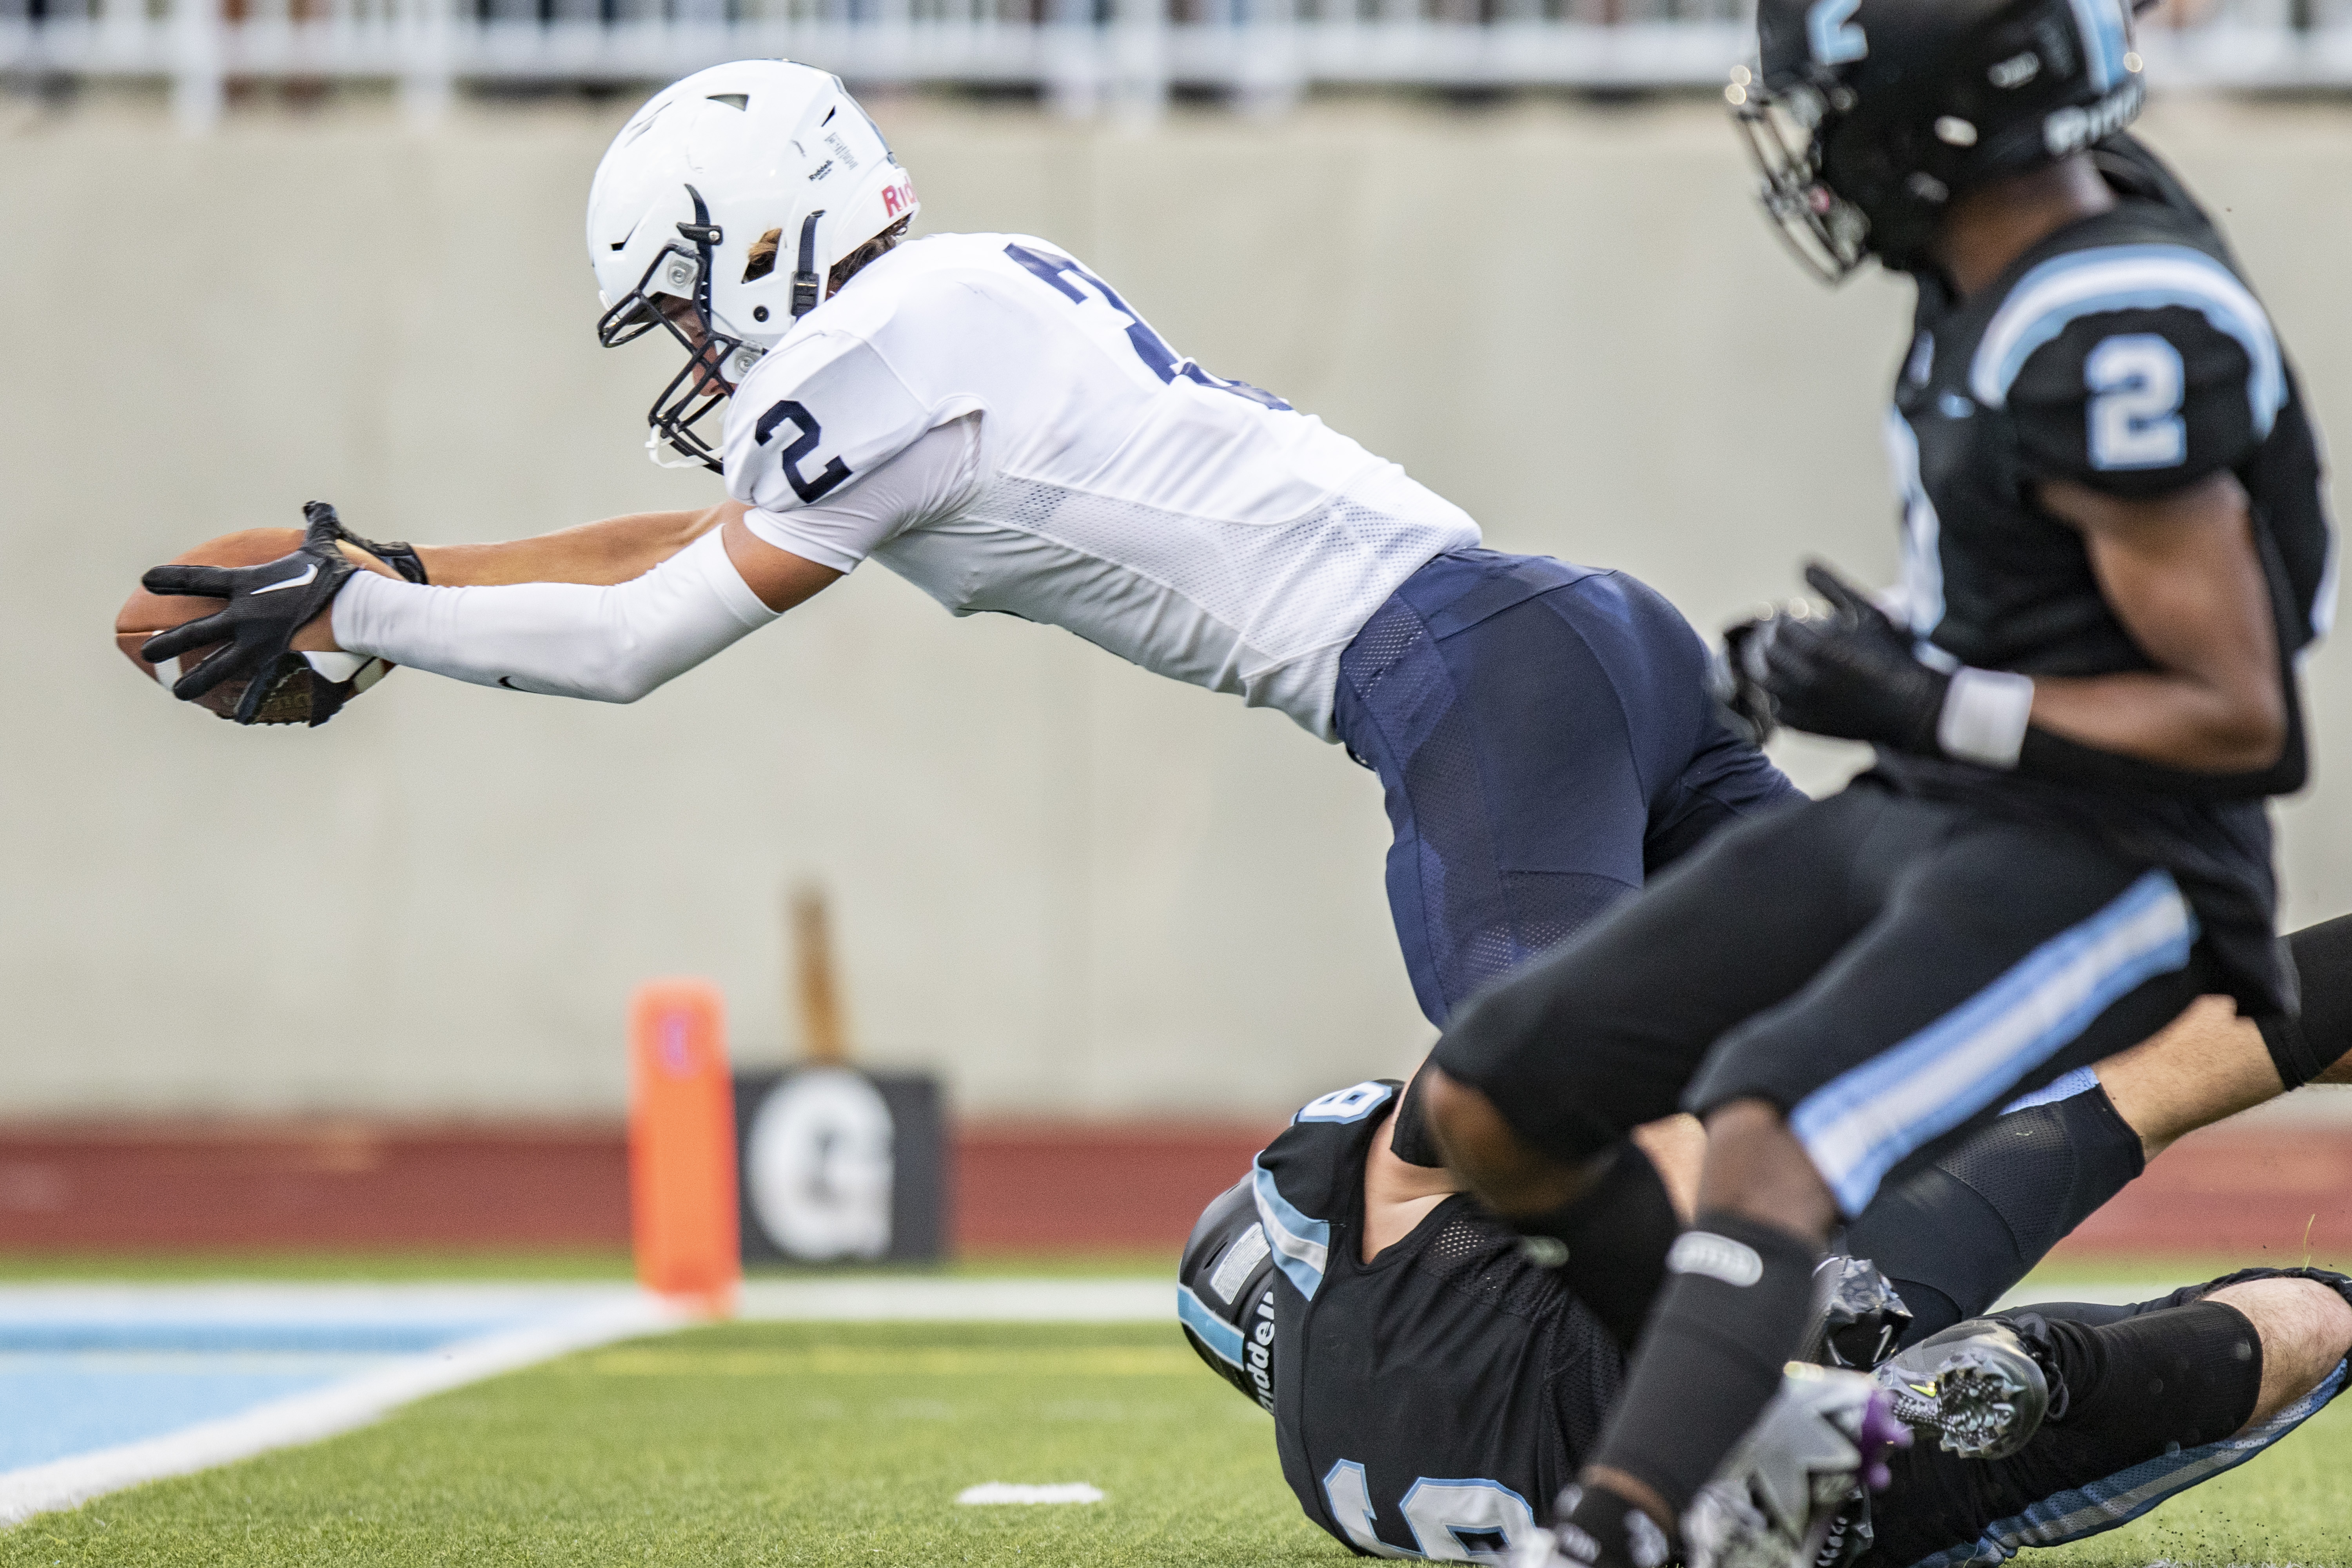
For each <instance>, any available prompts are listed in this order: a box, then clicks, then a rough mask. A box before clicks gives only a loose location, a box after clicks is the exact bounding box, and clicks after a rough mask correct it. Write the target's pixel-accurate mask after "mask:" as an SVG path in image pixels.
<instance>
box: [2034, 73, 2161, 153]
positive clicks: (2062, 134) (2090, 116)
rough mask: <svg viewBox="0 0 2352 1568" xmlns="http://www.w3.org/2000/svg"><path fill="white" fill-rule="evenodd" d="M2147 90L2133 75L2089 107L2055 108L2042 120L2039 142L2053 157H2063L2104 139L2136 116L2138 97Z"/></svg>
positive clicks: (2137, 112)
mask: <svg viewBox="0 0 2352 1568" xmlns="http://www.w3.org/2000/svg"><path fill="white" fill-rule="evenodd" d="M2146 91H2147V89H2146V87H2145V86H2144V85H2143V84H2142V83H2140V82H2139V81H2138V80H2137V79H2134V80H2132V81H2129V82H2126V84H2125V85H2124V87H2123V88H2122V89H2121V90H2119V91H2116V92H2111V93H2109V94H2107V96H2106V97H2105V98H2103V99H2101V100H2099V101H2098V102H2096V103H2095V104H2093V105H2091V107H2090V108H2088V109H2078V108H2075V107H2074V106H2072V105H2069V106H2068V107H2067V108H2064V109H2061V110H2056V111H2054V112H2053V113H2052V115H2051V116H2050V118H2049V119H2047V120H2045V121H2042V146H2044V147H2045V148H2047V149H2048V150H2049V153H2050V155H2051V156H2052V157H2053V158H2063V157H2064V156H2066V154H2068V153H2079V152H2081V151H2082V150H2083V149H2084V148H2085V147H2088V146H2090V145H2091V144H2092V143H2093V142H2104V141H2105V140H2106V139H2107V138H2108V137H2110V136H2112V135H2114V134H2115V133H2116V132H2118V131H2121V130H2122V129H2123V128H2124V127H2125V126H2126V125H2129V124H2130V123H2131V122H2132V121H2134V120H2136V119H2137V118H2138V117H2139V105H2140V99H2141V98H2142V96H2143V95H2144V94H2145V93H2146Z"/></svg>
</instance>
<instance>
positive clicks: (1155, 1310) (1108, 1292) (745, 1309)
mask: <svg viewBox="0 0 2352 1568" xmlns="http://www.w3.org/2000/svg"><path fill="white" fill-rule="evenodd" d="M740 1315H741V1316H742V1317H743V1318H744V1319H746V1320H748V1321H752V1322H769V1323H780V1322H836V1323H880V1322H965V1323H1171V1324H1172V1323H1173V1322H1175V1321H1176V1281H1175V1280H1174V1279H1172V1278H1171V1279H753V1280H750V1281H748V1282H746V1283H745V1285H744V1287H743V1296H742V1306H741V1312H740Z"/></svg>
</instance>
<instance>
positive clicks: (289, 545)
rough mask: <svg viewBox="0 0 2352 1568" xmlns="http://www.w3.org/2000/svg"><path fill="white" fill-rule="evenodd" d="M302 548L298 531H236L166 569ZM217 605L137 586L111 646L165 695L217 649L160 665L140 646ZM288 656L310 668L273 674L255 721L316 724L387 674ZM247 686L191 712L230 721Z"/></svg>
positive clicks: (325, 656)
mask: <svg viewBox="0 0 2352 1568" xmlns="http://www.w3.org/2000/svg"><path fill="white" fill-rule="evenodd" d="M301 542H302V531H301V530H300V529H299V528H248V529H247V530H245V531H243V532H240V533H225V534H223V535H221V536H220V537H219V538H218V539H213V540H207V541H206V542H204V543H202V544H199V545H197V546H196V547H195V548H194V550H191V551H189V552H187V553H186V554H184V555H176V556H173V558H172V560H171V562H170V563H169V564H171V565H174V566H259V565H262V564H264V563H268V562H271V561H275V560H277V559H278V557H280V556H282V555H290V554H292V553H293V552H294V551H295V550H296V548H298V547H299V545H300V544H301ZM220 607H221V601H220V600H218V599H201V598H195V597H193V596H188V595H165V594H151V593H149V592H148V591H147V590H146V589H145V588H143V587H141V588H134V589H132V590H131V597H130V598H128V599H126V600H125V601H123V605H122V609H121V613H120V614H118V615H117V616H115V617H114V646H115V647H118V648H121V650H122V657H123V658H127V659H129V660H130V661H131V663H132V664H134V665H137V666H138V667H139V670H140V673H141V674H142V675H144V676H146V677H147V678H148V679H150V680H152V681H154V682H156V683H157V684H158V685H160V686H162V687H163V689H165V690H166V691H169V690H170V689H171V688H172V683H173V681H176V680H178V679H180V677H181V676H182V675H184V674H185V673H186V672H187V671H188V670H190V669H193V668H194V667H195V666H196V665H197V664H198V663H200V662H201V661H202V660H203V658H204V657H205V655H206V654H208V653H210V652H211V651H212V649H213V647H218V646H219V645H218V644H213V645H211V646H210V647H202V648H198V649H196V650H195V651H194V652H192V653H188V654H184V655H183V656H181V657H180V658H169V659H165V660H164V661H163V663H162V664H160V665H156V664H150V663H149V662H148V661H147V660H146V659H145V658H142V657H141V656H140V652H139V649H140V647H141V646H142V644H144V643H145V642H146V641H147V639H148V638H149V637H153V636H154V635H155V634H156V633H157V632H160V631H167V630H169V629H170V628H171V627H173V626H179V625H181V624H183V623H184V622H187V621H193V620H195V619H197V618H199V617H201V616H209V615H211V614H212V613H213V612H214V611H215V610H217V609H219V608H220ZM288 658H289V661H290V660H291V659H294V658H299V659H300V660H302V662H303V663H304V664H307V665H308V666H309V667H310V668H309V670H308V672H307V674H303V673H302V672H299V671H294V670H285V669H281V670H280V671H279V672H278V673H277V682H278V684H277V687H276V689H274V690H272V691H271V693H270V695H269V697H268V700H266V701H265V702H264V703H263V704H262V707H261V712H260V715H259V717H258V718H257V719H256V720H255V722H257V723H261V724H310V725H318V724H323V723H325V722H326V721H327V720H328V718H329V717H330V716H331V715H332V714H333V713H334V712H335V711H336V710H338V709H339V708H341V706H342V705H343V704H344V703H345V702H348V701H350V700H352V698H354V697H357V696H358V695H359V694H360V693H361V692H362V691H365V690H366V689H368V688H369V687H371V686H373V685H374V684H375V683H376V682H377V681H379V680H381V679H383V678H384V676H385V675H387V674H389V673H390V672H391V670H392V668H394V667H393V666H391V665H389V664H387V663H385V662H384V661H383V659H380V658H366V657H364V656H362V655H360V654H355V653H305V654H297V655H289V656H288ZM289 676H294V677H296V678H295V679H289ZM246 686H247V682H246V681H244V680H224V681H222V682H221V683H220V684H219V685H218V686H215V687H214V688H213V689H211V690H210V691H207V692H205V694H204V695H203V696H202V697H199V698H197V699H196V700H195V706H197V707H199V708H205V709H208V710H211V711H212V712H214V713H216V714H218V715H219V716H220V717H222V718H224V719H228V718H232V717H234V716H235V714H236V705H237V702H238V701H239V700H240V699H242V698H243V697H244V696H245V689H246Z"/></svg>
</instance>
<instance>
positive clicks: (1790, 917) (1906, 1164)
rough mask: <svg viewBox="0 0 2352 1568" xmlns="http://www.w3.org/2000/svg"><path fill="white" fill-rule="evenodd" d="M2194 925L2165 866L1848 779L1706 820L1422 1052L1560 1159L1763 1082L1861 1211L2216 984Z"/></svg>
mask: <svg viewBox="0 0 2352 1568" xmlns="http://www.w3.org/2000/svg"><path fill="white" fill-rule="evenodd" d="M2196 939H2197V922H2196V918H2195V916H2194V914H2193V913H2192V912H2191V910H2190V909H2189V905H2188V903H2187V901H2186V900H2184V899H2183V898H2182V896H2181V894H2180V891H2179V889H2178V888H2177V887H2176V886H2175V885H2174V882H2173V879H2172V878H2171V876H2170V875H2169V874H2168V873H2167V872H2165V871H2163V870H2160V869H2157V868H2152V867H2151V866H2149V865H2147V863H2145V862H2142V861H2137V860H2135V859H2133V858H2129V857H2126V856H2125V855H2122V854H2120V853H2118V852H2117V851H2116V850H2114V849H2111V848H2109V847H2106V846H2105V845H2104V844H2101V843H2099V842H2097V841H2095V840H2094V839H2092V838H2090V837H2086V836H2083V835H2080V834H2076V833H2072V832H2069V831H2066V830H2065V829H2063V828H2060V827H2056V826H2042V825H2038V824H2030V823H2021V822H2018V821H2013V820H2010V819H2007V818H2003V817H1996V816H1990V815H1989V814H1987V813H1985V812H1983V811H1981V810H1979V809H1976V808H1972V807H1969V806H1965V805H1956V804H1952V803H1948V802H1941V801H1928V800H1921V799H1917V798H1915V797H1911V796H1906V795H1896V794H1895V793H1893V792H1892V791H1891V790H1890V789H1889V788H1888V787H1886V785H1885V784H1883V783H1881V782H1880V781H1878V780H1876V779H1874V778H1872V777H1869V776H1867V775H1865V777H1864V778H1863V779H1860V780H1857V781H1856V782H1855V783H1854V784H1852V785H1850V786H1848V788H1847V789H1846V790H1845V791H1844V792H1843V793H1842V794H1840V795H1835V796H1832V797H1831V798H1830V799H1828V800H1824V801H1818V802H1813V803H1811V804H1809V805H1802V806H1800V807H1797V808H1795V809H1792V810H1790V811H1786V812H1783V813H1780V814H1779V815H1776V816H1768V817H1766V818H1764V819H1762V820H1760V821H1755V822H1751V823H1748V824H1744V825H1742V826H1738V827H1737V828H1734V829H1733V830H1731V831H1729V832H1727V833H1726V834H1724V835H1722V836H1721V837H1717V839H1716V840H1714V841H1713V842H1712V843H1710V844H1708V845H1707V846H1706V847H1703V848H1702V849H1700V850H1699V851H1698V852H1697V853H1696V854H1695V855H1693V856H1691V857H1689V858H1686V859H1685V860H1684V861H1683V862H1682V863H1680V864H1679V865H1677V866H1675V868H1673V869H1672V870H1671V871H1669V872H1667V873H1666V874H1665V875H1664V876H1662V877H1660V878H1659V879H1656V880H1654V881H1653V882H1652V883H1651V884H1650V886H1649V887H1648V888H1647V889H1645V890H1644V891H1643V893H1642V894H1640V895H1639V896H1638V897H1636V898H1633V899H1631V900H1627V901H1626V902H1625V903H1623V904H1622V905H1620V906H1619V907H1618V908H1617V909H1616V910H1614V911H1612V913H1611V914H1610V915H1608V916H1607V917H1605V918H1604V919H1603V920H1602V921H1600V922H1599V923H1598V924H1596V925H1595V926H1593V927H1592V928H1591V929H1590V930H1589V931H1587V932H1586V933H1585V934H1584V935H1583V936H1582V937H1580V939H1579V940H1578V941H1576V942H1572V943H1570V945H1568V946H1567V947H1565V948H1563V949H1561V950H1560V951H1559V952H1557V953H1555V954H1553V955H1550V956H1549V957H1546V958H1542V959H1539V960H1538V961H1536V962H1535V963H1532V964H1530V965H1528V967H1527V968H1524V969H1522V970H1520V971H1518V972H1517V973H1515V974H1513V975H1511V976H1509V977H1508V978H1507V979H1505V980H1503V981H1501V982H1499V983H1498V984H1496V985H1495V986H1494V987H1493V988H1492V989H1490V990H1488V991H1487V992H1486V993H1485V994H1482V995H1481V996H1480V997H1479V998H1477V999H1476V1000H1475V1001H1474V1002H1473V1003H1472V1004H1470V1005H1468V1006H1467V1007H1466V1008H1465V1009H1464V1010H1463V1011H1461V1012H1460V1013H1458V1014H1457V1015H1456V1016H1455V1020H1454V1025H1453V1026H1452V1027H1451V1028H1449V1029H1448V1030H1447V1031H1446V1033H1445V1036H1444V1038H1443V1039H1442V1040H1440V1041H1439V1043H1438V1047H1437V1050H1436V1053H1435V1056H1434V1058H1433V1059H1434V1060H1435V1061H1436V1062H1437V1064H1438V1065H1439V1066H1440V1067H1442V1068H1444V1069H1445V1071H1446V1072H1447V1073H1448V1074H1449V1075H1451V1076H1452V1077H1454V1079H1458V1080H1460V1081H1462V1082H1465V1083H1467V1084H1469V1085H1471V1086H1472V1087H1474V1088H1475V1089H1479V1090H1480V1091H1482V1092H1483V1093H1485V1094H1486V1097H1487V1098H1488V1099H1489V1100H1493V1101H1494V1103H1495V1105H1496V1109H1497V1110H1499V1111H1500V1112H1501V1113H1502V1115H1503V1117H1504V1118H1505V1120H1506V1121H1508V1122H1509V1123H1510V1125H1511V1126H1512V1128H1513V1129H1514V1130H1515V1131H1517V1132H1518V1133H1519V1135H1520V1136H1521V1137H1523V1138H1524V1139H1526V1140H1527V1141H1528V1142H1530V1143H1532V1144H1533V1145H1535V1146H1536V1147H1537V1148H1538V1149H1541V1150H1543V1151H1545V1152H1548V1153H1550V1154H1552V1155H1553V1156H1555V1157H1557V1158H1560V1159H1566V1160H1579V1159H1583V1158H1586V1157H1589V1156H1592V1155H1597V1154H1599V1153H1601V1152H1603V1151H1605V1150H1607V1149H1609V1148H1610V1147H1611V1146H1612V1145H1613V1144H1614V1143H1616V1142H1618V1140H1620V1139H1621V1138H1622V1137H1623V1136H1624V1135H1625V1133H1626V1131H1628V1130H1629V1129H1631V1128H1633V1127H1635V1126H1638V1125H1640V1124H1641V1123H1643V1122H1644V1121H1654V1120H1655V1119H1656V1118H1658V1117H1661V1116H1664V1115H1667V1114H1669V1113H1671V1112H1673V1111H1675V1110H1692V1111H1696V1112H1698V1113H1700V1114H1702V1115H1704V1114H1705V1113H1706V1112H1707V1111H1709V1110H1713V1109H1714V1108H1716V1107H1717V1106H1720V1105H1724V1104H1727V1103H1728V1102H1730V1101H1733V1100H1741V1099H1746V1098H1750V1097H1754V1098H1760V1099H1763V1100H1768V1101H1769V1102H1771V1103H1772V1104H1774V1105H1776V1106H1778V1107H1780V1110H1782V1111H1783V1112H1784V1113H1786V1114H1787V1116H1788V1118H1789V1123H1790V1128H1791V1130H1792V1131H1794V1132H1795V1134H1796V1135H1797V1137H1798V1139H1799V1140H1800V1141H1801V1142H1802V1143H1803V1145H1804V1147H1805V1149H1806V1152H1808V1153H1809V1154H1810V1155H1811V1159H1812V1162H1813V1165H1814V1167H1815V1169H1816V1170H1817V1171H1818V1172H1819V1173H1821V1176H1822V1180H1823V1181H1824V1182H1825V1183H1827V1184H1828V1185H1829V1187H1830V1189H1831V1191H1832V1193H1833V1194H1835V1196H1836V1198H1837V1201H1838V1204H1839V1206H1840V1207H1841V1208H1842V1209H1843V1211H1844V1213H1845V1214H1846V1215H1849V1216H1852V1215H1857V1214H1859V1213H1860V1212H1861V1211H1862V1210H1863V1208H1864V1206H1866V1205H1868V1204H1869V1202H1870V1199H1871V1196H1872V1194H1874V1193H1875V1192H1876V1191H1877V1190H1878V1187H1879V1184H1881V1183H1882V1182H1883V1181H1885V1179H1886V1178H1887V1177H1888V1176H1889V1175H1890V1174H1894V1173H1898V1172H1902V1173H1907V1172H1908V1170H1910V1169H1912V1168H1915V1167H1916V1165H1918V1164H1919V1163H1924V1160H1925V1158H1926V1157H1927V1155H1928V1153H1929V1152H1931V1151H1933V1150H1935V1149H1937V1148H1939V1147H1940V1146H1942V1145H1943V1144H1945V1143H1947V1142H1948V1141H1949V1140H1950V1139H1952V1138H1953V1137H1954V1136H1956V1135H1957V1134H1958V1133H1960V1132H1962V1131H1966V1130H1967V1129H1969V1128H1970V1127H1971V1126H1973V1125H1975V1124H1977V1123H1979V1122H1980V1121H1984V1120H1986V1119H1988V1118H1990V1117H1991V1116H1993V1115H1994V1114H1996V1113H1997V1112H1998V1111H1999V1110H2000V1108H2001V1107H2002V1106H2003V1105H2004V1104H2006V1103H2007V1102H2008V1101H2009V1100H2011V1099H2012V1098H2014V1097H2015V1096H2017V1095H2019V1094H2021V1093H2022V1092H2025V1091H2027V1090H2029V1089H2035V1088H2038V1087H2040V1086H2041V1085H2042V1084H2045V1083H2047V1082H2049V1081H2050V1080H2051V1079H2054V1078H2056V1077H2058V1076H2059V1075H2061V1074H2062V1073H2064V1072H2066V1071H2068V1070H2070V1069H2072V1068H2076V1067H2081V1066H2085V1065H2088V1064H2089V1063H2092V1062H2095V1061H2096V1060H2098V1059H2099V1058H2102V1057H2105V1056H2109V1055H2111V1054H2113V1053H2114V1052H2116V1051H2117V1050H2120V1049H2122V1048H2123V1047H2126V1046H2129V1045H2134V1044H2137V1042H2138V1041H2140V1040H2143V1039H2145V1038H2147V1037H2148V1036H2149V1035H2151V1034H2154V1033H2155V1032H2156V1031H2157V1030H2158V1028H2160V1027H2162V1026H2164V1025H2165V1024H2166V1023H2168V1021H2170V1020H2171V1019H2172V1018H2173V1017H2174V1016H2176V1015H2178V1014H2179V1012H2180V1011H2181V1009H2182V1008H2184V1007H2186V1006H2187V1005H2189V1003H2190V1002H2191V1001H2192V1000H2194V999H2195V998H2196V997H2197V996H2198V995H2199V994H2200V992H2202V991H2204V990H2207V989H2210V988H2211V976H2210V964H2208V963H2205V962H2204V961H2203V959H2202V956H2201V953H2200V952H2194V950H2195V949H2196Z"/></svg>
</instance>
